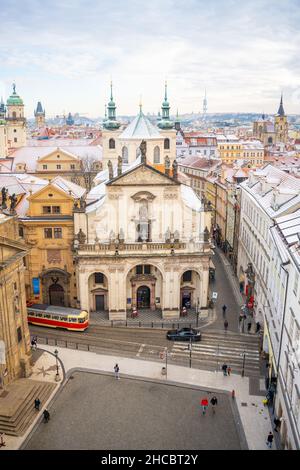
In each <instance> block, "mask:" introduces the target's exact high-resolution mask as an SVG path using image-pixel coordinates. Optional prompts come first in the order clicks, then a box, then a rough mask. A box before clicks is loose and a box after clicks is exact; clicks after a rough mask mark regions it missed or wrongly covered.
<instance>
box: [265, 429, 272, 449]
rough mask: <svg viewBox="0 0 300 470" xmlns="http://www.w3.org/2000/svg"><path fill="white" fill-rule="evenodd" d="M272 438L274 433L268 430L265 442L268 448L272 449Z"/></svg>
mask: <svg viewBox="0 0 300 470" xmlns="http://www.w3.org/2000/svg"><path fill="white" fill-rule="evenodd" d="M273 439H274V434H272V432H271V431H270V432H269V435H268V437H267V442H266V444H267V446H268V447H269V449H272V444H273Z"/></svg>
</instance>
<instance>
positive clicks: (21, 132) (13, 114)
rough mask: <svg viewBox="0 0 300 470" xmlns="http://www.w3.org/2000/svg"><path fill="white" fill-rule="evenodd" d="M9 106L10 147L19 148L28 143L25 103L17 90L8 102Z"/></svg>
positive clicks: (8, 135)
mask: <svg viewBox="0 0 300 470" xmlns="http://www.w3.org/2000/svg"><path fill="white" fill-rule="evenodd" d="M6 107H7V117H6V121H7V140H8V145H9V147H10V148H19V147H24V146H25V145H26V118H25V117H24V103H23V100H22V99H21V98H20V96H19V95H18V94H17V92H16V85H15V84H13V92H12V94H11V95H10V97H9V98H8V100H7V102H6Z"/></svg>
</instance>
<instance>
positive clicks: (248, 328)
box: [247, 322, 252, 333]
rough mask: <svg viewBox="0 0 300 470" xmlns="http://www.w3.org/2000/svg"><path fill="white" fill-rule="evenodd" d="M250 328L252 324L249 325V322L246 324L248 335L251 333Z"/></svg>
mask: <svg viewBox="0 0 300 470" xmlns="http://www.w3.org/2000/svg"><path fill="white" fill-rule="evenodd" d="M251 326H252V323H251V322H248V325H247V331H248V333H250V331H251Z"/></svg>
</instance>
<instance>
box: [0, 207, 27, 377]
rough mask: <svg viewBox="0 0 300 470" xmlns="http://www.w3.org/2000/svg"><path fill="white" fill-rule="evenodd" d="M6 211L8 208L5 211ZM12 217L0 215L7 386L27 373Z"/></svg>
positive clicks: (20, 259)
mask: <svg viewBox="0 0 300 470" xmlns="http://www.w3.org/2000/svg"><path fill="white" fill-rule="evenodd" d="M8 212H9V211H8ZM19 240H20V238H19V234H18V223H17V219H16V217H15V216H12V215H9V216H7V215H4V214H3V213H1V214H0V358H1V360H0V381H1V384H2V385H3V384H4V385H6V384H8V383H9V382H11V381H12V380H14V379H16V378H19V377H27V376H28V375H29V374H30V359H31V352H30V336H29V330H28V324H27V310H26V296H25V282H24V271H25V266H24V257H25V255H26V254H27V248H26V247H25V245H24V244H23V243H21V242H20V241H19Z"/></svg>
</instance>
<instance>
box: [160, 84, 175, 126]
mask: <svg viewBox="0 0 300 470" xmlns="http://www.w3.org/2000/svg"><path fill="white" fill-rule="evenodd" d="M157 125H158V127H159V128H160V129H173V127H174V123H173V122H172V121H171V120H170V104H169V102H168V94H167V82H166V83H165V99H164V101H163V103H162V106H161V120H160V121H159V123H158V124H157Z"/></svg>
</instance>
